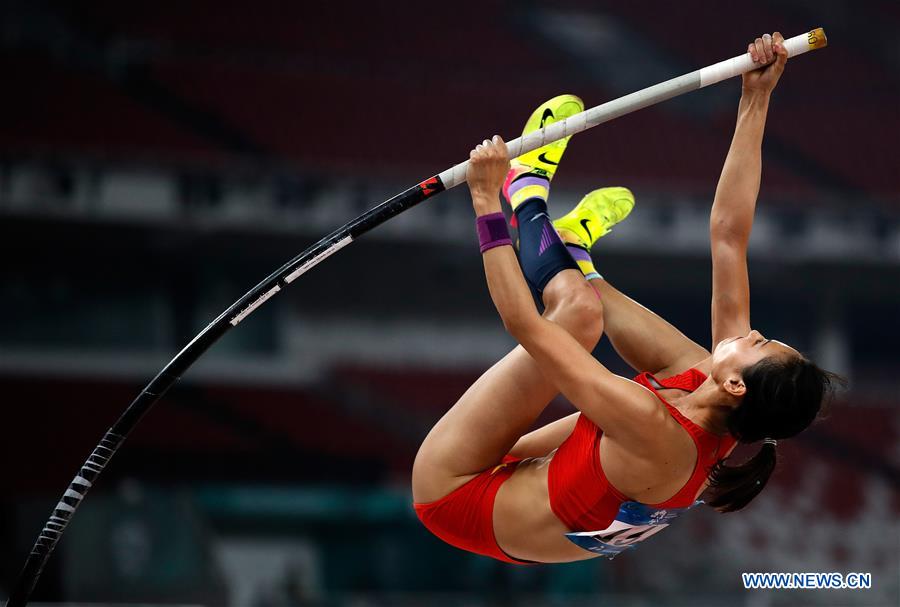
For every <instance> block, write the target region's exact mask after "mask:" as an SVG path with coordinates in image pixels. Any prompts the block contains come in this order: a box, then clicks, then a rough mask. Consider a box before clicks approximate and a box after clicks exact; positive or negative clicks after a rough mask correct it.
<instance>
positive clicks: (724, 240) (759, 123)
mask: <svg viewBox="0 0 900 607" xmlns="http://www.w3.org/2000/svg"><path fill="white" fill-rule="evenodd" d="M783 40H784V39H783V38H782V37H781V34H779V33H778V32H775V35H774V36H772V37H770V36H768V34H767V35H766V36H763V37H762V38H757V39H756V41H755V42H754V43H751V44H750V45H749V47H748V51H747V52H748V53H750V55H751V56H752V57H753V60H754V61H755V62H757V63H759V65H760V66H764V65H766V64H767V63H769V65H768V66H767V67H761V68H760V69H758V70H755V71H753V72H749V73H748V74H746V75H745V76H744V82H743V85H744V86H743V94H742V95H741V102H740V105H739V107H738V119H737V126H736V127H735V130H734V138H733V139H732V141H731V147H730V148H729V150H728V156H727V157H726V158H725V164H724V166H723V167H722V174H721V176H720V177H719V184H718V187H717V188H716V197H715V201H714V202H713V206H712V211H711V213H710V218H709V235H710V247H711V249H712V262H713V293H712V335H713V347H715V345H716V344H717V343H719V341H721V340H722V339H725V338H726V337H732V336H735V335H746V334H747V333H748V332H749V331H750V281H749V277H748V274H747V243H748V241H749V240H750V230H751V228H752V227H753V215H754V212H755V210H756V199H757V196H758V195H759V184H760V177H761V172H762V158H761V156H762V152H761V148H762V139H763V131H764V130H765V125H766V114H767V113H768V107H769V95H770V94H771V92H772V89H773V88H774V87H775V85H776V84H777V82H778V78H779V77H780V76H781V73H782V71H783V70H784V64H785V62H786V61H787V51H786V50H785V49H784V46H783V45H782V44H781V43H782V41H783ZM773 58H775V61H774V62H773V63H770V62H771V61H772V59H773Z"/></svg>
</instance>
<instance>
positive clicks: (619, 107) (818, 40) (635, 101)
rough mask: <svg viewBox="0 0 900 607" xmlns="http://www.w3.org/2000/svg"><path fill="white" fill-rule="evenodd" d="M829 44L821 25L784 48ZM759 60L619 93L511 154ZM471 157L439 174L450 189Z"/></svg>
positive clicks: (738, 60) (517, 144)
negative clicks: (622, 94) (619, 95)
mask: <svg viewBox="0 0 900 607" xmlns="http://www.w3.org/2000/svg"><path fill="white" fill-rule="evenodd" d="M827 44H828V40H827V39H826V38H825V31H824V30H823V29H822V28H821V27H817V28H816V29H814V30H811V31H809V32H807V33H805V34H801V35H799V36H794V37H793V38H788V39H786V40H785V41H784V48H785V50H786V51H787V53H788V57H794V56H796V55H801V54H803V53H806V52H808V51H811V50H815V49H818V48H822V47H824V46H826V45H827ZM759 67H760V66H759V64H757V63H753V59H751V58H750V53H744V54H743V55H738V56H737V57H732V58H731V59H726V60H725V61H720V62H719V63H714V64H712V65H710V66H707V67H704V68H702V69H699V70H696V71H693V72H691V73H689V74H685V75H684V76H679V77H677V78H672V79H671V80H666V81H665V82H660V83H659V84H655V85H653V86H649V87H647V88H645V89H641V90H639V91H635V92H634V93H631V94H630V95H625V96H624V97H619V98H618V99H614V100H612V101H609V102H607V103H604V104H602V105H598V106H596V107H592V108H590V109H589V110H585V111H583V112H581V113H579V114H575V115H574V116H570V117H569V118H566V119H565V120H561V121H559V122H555V123H553V124H551V125H549V126H546V127H544V128H542V129H540V130H538V131H534V132H533V133H529V134H527V135H525V136H523V137H519V138H518V139H513V140H512V141H510V142H508V143H507V144H506V147H507V149H508V150H509V157H510V158H515V157H517V156H521V155H522V154H525V153H527V152H530V151H532V150H536V149H537V148H539V147H542V146H544V145H547V144H548V143H552V142H554V141H556V140H558V139H562V138H563V137H568V136H570V135H574V134H575V133H580V132H581V131H584V130H587V129H589V128H591V127H594V126H597V125H598V124H603V123H604V122H609V121H610V120H613V119H614V118H618V117H619V116H624V115H625V114H629V113H631V112H633V111H635V110H639V109H641V108H644V107H647V106H649V105H654V104H656V103H659V102H660V101H665V100H666V99H671V98H672V97H677V96H678V95H682V94H684V93H688V92H690V91H695V90H697V89H701V88H703V87H705V86H709V85H710V84H715V83H717V82H721V81H722V80H726V79H728V78H733V77H734V76H739V75H741V74H743V73H745V72H750V71H753V70H755V69H757V68H759ZM468 166H469V161H468V160H466V161H465V162H461V163H459V164H457V165H456V166H454V167H452V168H449V169H447V170H446V171H444V172H443V173H440V174H439V177H440V178H441V181H442V182H443V184H444V187H445V188H446V189H448V190H449V189H450V188H452V187H454V186H457V185H459V184H460V183H462V182H464V181H465V180H466V168H467V167H468Z"/></svg>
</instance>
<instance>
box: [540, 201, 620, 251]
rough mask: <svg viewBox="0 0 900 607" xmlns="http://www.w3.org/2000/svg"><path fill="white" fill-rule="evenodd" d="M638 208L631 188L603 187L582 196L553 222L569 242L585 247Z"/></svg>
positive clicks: (563, 237) (588, 247)
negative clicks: (635, 205) (570, 208)
mask: <svg viewBox="0 0 900 607" xmlns="http://www.w3.org/2000/svg"><path fill="white" fill-rule="evenodd" d="M633 208H634V194H632V193H631V190H629V189H628V188H622V187H612V188H600V189H599V190H594V191H593V192H590V193H589V194H588V195H587V196H585V197H584V198H582V199H581V202H579V203H578V204H577V205H575V208H574V209H572V210H571V211H570V212H569V213H567V214H566V215H563V216H562V217H560V218H559V219H557V220H556V221H554V222H553V227H554V228H556V231H557V232H559V235H560V237H562V239H563V240H564V241H566V242H571V243H573V244H577V245H579V246H582V247H584V248H585V249H588V250H590V248H591V247H592V246H593V245H594V243H595V242H597V239H598V238H601V237H603V236H605V235H607V234H609V231H610V229H611V228H612V227H613V226H614V225H616V224H617V223H619V222H620V221H622V220H623V219H625V218H626V217H628V214H629V213H631V209H633Z"/></svg>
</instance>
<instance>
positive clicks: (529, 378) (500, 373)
mask: <svg viewBox="0 0 900 607" xmlns="http://www.w3.org/2000/svg"><path fill="white" fill-rule="evenodd" d="M556 393H557V391H556V389H555V388H554V387H553V385H552V384H551V383H550V382H549V381H547V380H546V379H545V378H544V376H543V374H542V373H541V371H540V369H539V368H538V366H537V363H535V362H534V359H532V358H531V356H530V355H529V354H528V353H527V352H526V351H525V349H524V348H522V346H517V347H516V348H515V349H514V350H513V351H512V352H510V353H509V354H507V355H506V356H505V357H503V358H502V359H501V360H500V361H499V362H497V363H496V364H495V365H494V366H493V367H491V368H490V369H488V370H487V371H486V372H485V373H484V374H483V375H482V376H481V377H479V378H478V380H477V381H476V382H475V383H474V384H472V386H471V387H470V388H469V389H468V390H466V392H465V394H463V395H462V396H461V397H460V399H459V400H458V401H457V402H456V404H455V405H453V407H451V408H450V410H449V411H447V413H446V414H444V416H443V417H442V418H441V419H440V420H439V421H438V422H437V424H435V426H434V427H433V428H432V429H431V432H429V433H428V436H426V437H425V440H424V441H423V443H422V446H421V447H420V448H419V453H418V454H417V455H416V461H415V463H414V465H413V498H414V499H415V501H416V502H419V503H425V502H428V501H434V500H436V499H439V498H441V497H443V496H444V495H446V494H447V493H449V492H450V491H452V490H453V489H455V488H456V487H458V486H460V485H462V484H463V483H465V482H466V481H467V480H469V479H470V478H472V476H473V475H475V474H478V473H480V472H482V471H483V470H485V469H487V468H489V467H491V466H494V465H496V464H498V463H499V462H500V460H501V459H502V458H503V456H504V455H506V454H507V453H508V452H509V450H510V449H511V448H512V447H513V445H514V444H515V443H516V441H517V440H518V439H519V438H520V437H521V436H522V435H523V434H524V433H525V432H526V431H527V430H528V429H529V428H530V427H531V425H532V424H533V423H534V421H535V420H536V419H537V418H538V416H539V415H540V414H541V412H542V411H543V410H544V408H545V407H546V406H547V404H548V403H549V402H550V401H551V400H552V399H553V397H554V396H556Z"/></svg>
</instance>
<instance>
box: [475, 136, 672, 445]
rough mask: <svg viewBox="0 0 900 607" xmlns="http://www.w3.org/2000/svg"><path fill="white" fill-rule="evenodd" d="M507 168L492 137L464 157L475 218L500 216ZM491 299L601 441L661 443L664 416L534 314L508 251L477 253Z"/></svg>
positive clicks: (644, 393)
mask: <svg viewBox="0 0 900 607" xmlns="http://www.w3.org/2000/svg"><path fill="white" fill-rule="evenodd" d="M508 166H509V160H508V158H507V150H506V144H504V143H503V141H502V140H501V139H500V138H499V137H497V138H495V139H494V141H493V142H487V141H486V142H485V143H483V144H482V145H480V146H478V147H477V148H476V149H475V150H473V151H472V153H471V154H470V161H469V169H468V172H467V180H468V182H469V190H470V191H471V193H472V203H473V206H474V208H475V212H476V214H477V215H479V216H481V215H486V214H490V213H496V212H499V211H500V203H499V191H500V184H502V182H503V177H504V176H505V173H506V169H507V167H508ZM482 258H483V261H484V271H485V277H486V278H487V283H488V289H489V290H490V293H491V299H492V300H493V301H494V305H495V307H496V308H497V311H498V312H499V313H500V317H501V318H502V319H503V324H504V326H505V327H506V329H507V331H509V333H510V334H511V335H512V336H513V337H514V338H516V340H517V341H518V342H519V343H520V344H522V346H523V347H524V348H525V349H526V350H527V351H528V353H529V354H530V355H531V356H532V358H534V359H535V361H536V362H537V364H538V367H539V368H540V369H541V372H542V373H543V374H544V376H545V377H546V378H547V379H548V380H549V381H550V382H551V383H552V384H553V385H554V386H555V387H556V388H557V389H558V390H559V391H560V392H562V393H563V395H565V397H566V398H568V399H569V401H571V402H572V404H574V405H575V406H576V407H578V409H579V410H580V411H581V412H582V413H584V414H585V415H587V417H588V418H589V419H590V420H591V421H593V422H594V423H595V424H597V425H598V426H600V427H601V428H603V431H604V433H606V434H608V435H609V436H610V437H613V438H616V439H617V440H620V441H622V442H623V443H626V444H628V445H629V446H633V449H634V451H633V452H635V453H636V454H640V453H642V452H644V451H647V452H648V454H650V455H652V454H653V453H654V452H655V451H656V446H657V445H656V443H657V442H658V441H660V440H662V439H663V438H664V437H665V432H662V431H661V430H662V428H663V427H664V425H665V422H666V420H667V416H668V414H667V413H666V411H665V409H664V408H663V407H661V406H660V405H659V402H658V401H657V400H656V398H655V397H654V396H653V395H652V394H651V393H650V392H649V391H648V390H646V389H645V388H643V387H641V386H640V385H638V384H636V383H634V382H632V381H630V380H627V379H625V378H623V377H619V376H618V375H615V374H614V373H612V372H610V371H609V370H608V369H607V368H606V367H604V366H603V365H601V364H600V363H599V362H598V361H597V360H596V359H595V358H594V357H593V356H591V354H590V353H589V352H588V351H587V350H585V349H584V348H583V347H582V346H581V344H579V343H578V341H577V340H576V339H575V338H574V337H572V336H571V335H570V334H569V332H568V331H566V330H565V329H563V328H562V327H561V326H559V325H558V324H556V323H554V322H552V321H550V320H547V319H546V318H544V317H542V316H541V315H540V314H538V311H537V308H536V307H535V305H534V300H533V299H532V297H531V292H530V291H529V290H528V286H527V285H526V283H525V278H524V277H523V276H522V270H521V268H520V267H519V262H518V260H517V259H516V255H515V253H514V251H513V248H512V247H511V246H498V247H494V248H492V249H489V250H487V251H485V252H484V254H483V256H482Z"/></svg>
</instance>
